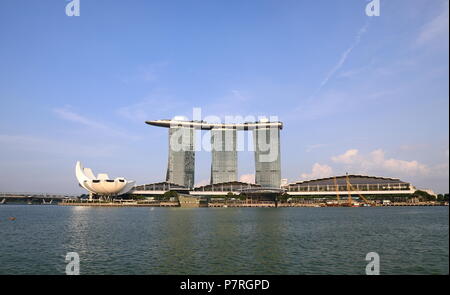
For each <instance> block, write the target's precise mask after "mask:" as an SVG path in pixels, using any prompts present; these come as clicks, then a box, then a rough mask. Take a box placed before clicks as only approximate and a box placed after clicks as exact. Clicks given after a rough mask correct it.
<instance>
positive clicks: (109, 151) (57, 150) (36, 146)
mask: <svg viewBox="0 0 450 295" xmlns="http://www.w3.org/2000/svg"><path fill="white" fill-rule="evenodd" d="M0 144H1V146H2V147H3V148H4V149H6V148H10V149H13V150H14V151H18V155H20V152H21V151H23V152H27V153H30V152H32V153H46V154H51V155H68V156H76V157H109V156H112V155H114V154H115V153H117V151H118V149H119V147H118V146H116V145H111V144H105V145H93V144H77V143H73V142H67V141H61V140H58V139H51V138H45V137H37V136H31V135H9V134H0Z"/></svg>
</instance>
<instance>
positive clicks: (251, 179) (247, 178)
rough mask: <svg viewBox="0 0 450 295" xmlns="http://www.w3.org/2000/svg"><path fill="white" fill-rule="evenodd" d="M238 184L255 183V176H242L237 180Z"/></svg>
mask: <svg viewBox="0 0 450 295" xmlns="http://www.w3.org/2000/svg"><path fill="white" fill-rule="evenodd" d="M239 181H240V182H246V183H255V174H244V175H241V177H240V178H239Z"/></svg>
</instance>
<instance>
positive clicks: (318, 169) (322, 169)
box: [300, 163, 333, 180]
mask: <svg viewBox="0 0 450 295" xmlns="http://www.w3.org/2000/svg"><path fill="white" fill-rule="evenodd" d="M332 175H333V169H332V168H331V167H330V166H328V165H324V164H319V163H315V164H314V165H313V167H312V171H311V173H302V174H301V175H300V179H302V180H311V179H317V178H325V177H330V176H332Z"/></svg>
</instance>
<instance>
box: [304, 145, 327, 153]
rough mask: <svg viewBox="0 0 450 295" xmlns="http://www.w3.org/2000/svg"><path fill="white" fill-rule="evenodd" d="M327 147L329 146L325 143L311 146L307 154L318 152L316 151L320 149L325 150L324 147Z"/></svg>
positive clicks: (307, 149)
mask: <svg viewBox="0 0 450 295" xmlns="http://www.w3.org/2000/svg"><path fill="white" fill-rule="evenodd" d="M326 146H328V145H327V144H324V143H318V144H311V145H309V146H308V147H307V148H306V152H307V153H309V152H312V151H314V150H316V149H320V148H323V147H326Z"/></svg>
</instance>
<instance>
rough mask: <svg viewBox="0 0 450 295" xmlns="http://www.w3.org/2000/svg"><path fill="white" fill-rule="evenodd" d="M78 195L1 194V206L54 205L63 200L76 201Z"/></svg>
mask: <svg viewBox="0 0 450 295" xmlns="http://www.w3.org/2000/svg"><path fill="white" fill-rule="evenodd" d="M77 197H78V195H75V194H57V193H36V192H34V193H33V192H0V204H6V203H9V202H18V201H21V202H27V203H28V204H31V203H40V204H52V203H54V202H55V203H57V202H60V201H62V200H67V199H76V198H77Z"/></svg>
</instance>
